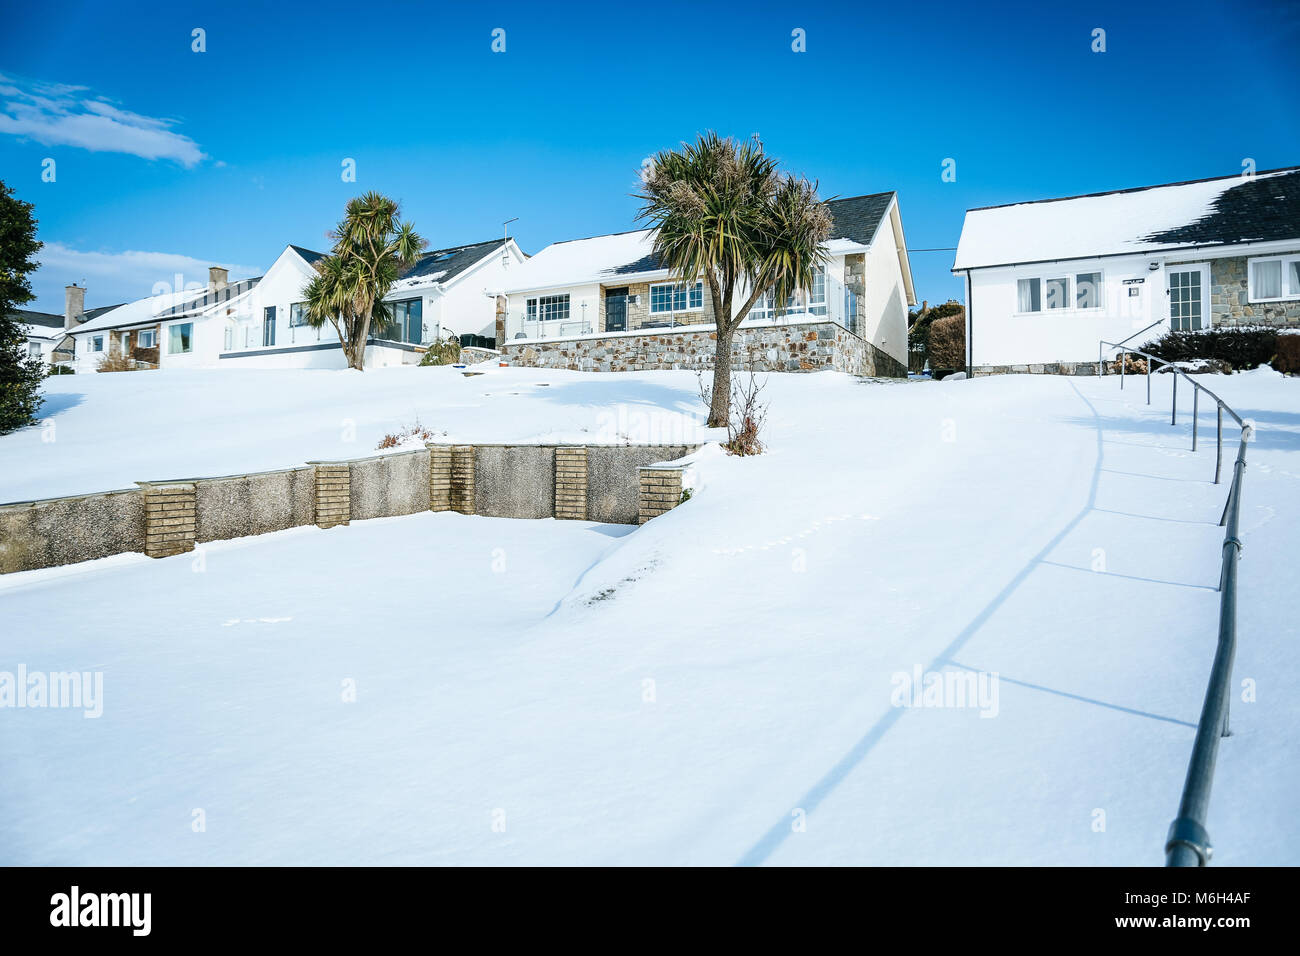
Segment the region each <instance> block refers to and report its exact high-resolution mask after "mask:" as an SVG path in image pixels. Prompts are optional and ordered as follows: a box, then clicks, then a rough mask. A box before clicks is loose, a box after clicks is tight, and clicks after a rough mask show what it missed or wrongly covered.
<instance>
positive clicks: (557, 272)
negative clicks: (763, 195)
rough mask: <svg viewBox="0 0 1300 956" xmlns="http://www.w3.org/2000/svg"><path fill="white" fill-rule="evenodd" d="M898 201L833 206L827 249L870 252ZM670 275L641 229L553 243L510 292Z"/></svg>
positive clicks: (879, 196)
mask: <svg viewBox="0 0 1300 956" xmlns="http://www.w3.org/2000/svg"><path fill="white" fill-rule="evenodd" d="M893 201H894V193H892V192H884V193H873V194H871V195H869V196H852V197H849V198H846V199H832V200H828V201H827V202H826V208H827V209H829V210H830V213H831V216H832V218H833V219H834V226H833V228H832V231H831V241H830V242H829V243H828V244H827V245H828V246H829V247H830V249H831V251H832V252H837V253H843V252H848V251H853V250H854V249H858V248H864V247H866V246H869V245H870V244H871V241H872V240H873V239H874V238H875V235H876V232H877V230H878V229H879V228H880V223H881V222H882V220H883V219H884V217H885V215H886V214H887V213H888V211H889V208H890V205H891V204H892V203H893ZM667 272H668V270H667V269H665V268H664V267H663V266H662V265H661V264H660V263H659V260H658V258H657V257H656V256H655V254H654V243H653V240H652V230H649V229H638V230H635V231H633V232H615V233H611V234H609V235H605V236H592V237H591V238H589V239H568V240H565V241H563V242H554V243H551V245H549V246H547V247H546V248H545V249H543V250H542V251H541V252H539V253H537V255H535V256H533V257H532V258H531V259H529V260H528V261H527V262H525V263H524V264H523V265H521V266H520V267H519V268H518V269H516V270H515V273H514V275H512V276H511V279H510V285H509V286H508V287H507V290H506V291H508V292H526V291H530V290H532V289H555V288H562V287H564V286H571V285H584V284H589V283H593V282H601V283H609V282H619V281H630V280H631V279H632V278H634V277H647V276H656V275H666V274H667Z"/></svg>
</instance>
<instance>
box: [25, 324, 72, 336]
mask: <svg viewBox="0 0 1300 956" xmlns="http://www.w3.org/2000/svg"><path fill="white" fill-rule="evenodd" d="M18 328H19V329H20V330H22V334H23V335H24V336H25V337H27V338H29V339H61V338H63V326H59V327H58V328H54V327H52V326H49V325H35V324H32V323H21V324H19V326H18Z"/></svg>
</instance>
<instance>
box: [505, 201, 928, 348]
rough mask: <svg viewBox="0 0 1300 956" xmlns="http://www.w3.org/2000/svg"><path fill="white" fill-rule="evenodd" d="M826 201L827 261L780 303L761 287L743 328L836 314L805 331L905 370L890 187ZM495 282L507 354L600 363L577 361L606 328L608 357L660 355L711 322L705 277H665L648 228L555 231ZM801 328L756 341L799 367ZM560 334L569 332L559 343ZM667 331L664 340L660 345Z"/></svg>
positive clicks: (907, 285)
mask: <svg viewBox="0 0 1300 956" xmlns="http://www.w3.org/2000/svg"><path fill="white" fill-rule="evenodd" d="M826 206H827V208H828V209H829V210H830V212H831V214H832V217H833V220H834V229H833V232H832V238H831V239H830V240H829V241H828V242H827V244H826V252H827V254H828V256H829V262H828V264H827V265H826V267H825V269H823V270H822V271H821V272H820V273H819V275H818V277H817V281H816V282H815V283H814V285H813V287H812V288H811V289H809V290H805V291H804V292H801V293H799V294H798V295H797V296H794V297H792V298H791V300H790V301H789V302H787V303H785V305H784V308H781V309H778V308H775V305H776V304H775V303H773V302H771V301H769V299H768V298H767V297H764V298H763V299H760V301H759V302H758V303H757V305H756V306H755V307H754V309H753V310H752V311H751V312H750V315H749V317H748V318H747V319H746V322H745V324H744V325H743V326H742V329H752V328H756V327H773V326H780V327H793V326H796V325H801V324H803V325H820V326H829V325H834V326H835V327H836V328H837V329H838V330H839V331H836V332H833V333H828V332H827V330H826V329H825V328H823V329H821V330H820V331H819V332H817V333H814V334H818V335H822V336H823V338H825V336H826V335H827V334H830V335H833V336H834V338H835V340H836V342H837V343H838V344H837V348H840V349H841V350H842V351H845V352H846V353H847V352H848V351H853V350H854V349H857V350H858V351H866V349H865V348H864V347H863V346H862V345H860V344H858V343H866V344H867V345H869V346H871V347H873V348H874V349H875V350H879V352H881V353H883V354H884V356H887V357H888V359H890V360H893V361H894V362H897V363H899V364H900V365H901V367H902V369H903V371H904V372H905V370H906V365H907V307H908V306H909V305H912V304H915V302H916V296H915V293H914V291H913V287H912V271H911V265H910V263H909V261H908V257H907V245H906V242H905V241H904V238H903V224H902V218H901V215H900V213H899V208H898V198H897V196H896V195H895V194H894V193H892V192H885V193H875V194H873V195H869V196H857V197H853V198H849V199H837V200H831V201H829V202H827V203H826ZM502 291H503V294H504V296H505V314H504V316H502V326H503V328H502V329H501V330H500V331H499V332H498V338H503V339H504V342H503V343H499V344H498V347H505V348H506V349H507V350H508V352H509V357H510V359H511V361H514V362H515V363H516V364H532V363H534V362H543V361H550V359H552V358H554V359H555V360H556V361H557V362H558V363H559V364H567V366H568V367H576V368H588V367H594V368H598V369H599V368H604V367H609V366H608V364H606V365H603V366H602V365H599V364H597V365H591V364H584V363H586V362H587V359H588V358H589V357H590V356H591V355H592V354H593V351H599V350H600V346H595V345H593V342H596V341H599V340H606V341H607V344H608V348H609V349H614V350H619V351H621V352H623V353H626V354H627V355H628V357H629V361H628V362H627V363H621V364H618V365H615V366H613V367H616V368H618V367H637V368H651V367H658V365H657V364H656V363H659V364H664V363H666V362H668V361H669V360H671V359H672V357H674V356H681V355H682V354H685V352H689V351H690V349H689V347H683V349H678V348H677V347H676V346H677V345H678V344H679V343H680V342H681V341H685V340H684V339H682V336H683V335H685V334H686V333H690V332H692V331H693V330H701V329H702V330H705V332H706V333H707V331H708V330H710V329H712V328H713V327H714V316H713V304H712V301H711V298H710V296H709V295H708V292H707V289H706V287H705V284H704V283H703V282H702V281H701V282H696V283H694V284H693V285H692V286H691V287H690V288H688V287H687V286H686V285H684V284H680V283H674V282H673V281H671V280H670V278H669V271H668V270H667V269H666V268H664V267H663V266H661V265H660V263H659V262H658V260H657V259H656V257H655V255H654V252H653V236H652V233H651V231H650V230H638V231H635V232H623V233H614V234H612V235H605V236H595V237H592V238H589V239H574V240H569V241H565V242H557V243H553V244H552V245H549V246H547V247H546V248H545V249H543V250H542V251H541V252H539V253H537V254H536V255H534V256H533V257H532V258H530V259H529V260H528V261H527V262H526V263H524V264H523V265H522V266H521V267H520V268H519V269H517V270H515V271H514V272H513V273H512V274H511V275H510V276H509V279H508V281H507V282H506V283H505V285H504V287H503V289H502ZM743 298H744V295H743V293H742V295H738V296H737V297H736V301H735V303H734V305H735V307H736V308H739V307H740V305H741V302H742V301H743ZM840 331H842V332H845V333H847V334H848V338H843V337H841V336H840V335H839V332H840ZM665 337H667V338H665ZM799 338H800V337H799V336H798V335H797V334H791V335H788V336H785V337H784V338H780V337H774V336H771V335H768V336H765V337H764V342H763V343H761V345H762V348H761V351H763V352H764V353H767V352H775V353H779V354H777V355H774V356H773V357H772V358H771V363H772V364H771V365H770V367H776V368H785V367H808V363H807V362H801V360H800V356H797V355H794V354H793V353H792V352H789V351H788V349H789V347H790V346H791V345H792V344H793V345H795V346H797V345H798V341H799ZM566 341H567V342H572V343H574V344H573V345H572V346H569V347H567V348H561V347H560V346H559V345H558V343H560V342H566ZM665 341H668V342H669V343H670V345H671V346H673V347H670V348H668V349H666V350H664V349H660V348H658V346H661V345H663V344H664V342H665ZM755 341H756V342H757V338H756V339H755ZM606 351H608V350H606ZM566 353H567V354H566ZM657 356H667V358H657ZM835 367H840V366H839V365H836V366H835ZM845 367H846V368H849V367H850V366H845Z"/></svg>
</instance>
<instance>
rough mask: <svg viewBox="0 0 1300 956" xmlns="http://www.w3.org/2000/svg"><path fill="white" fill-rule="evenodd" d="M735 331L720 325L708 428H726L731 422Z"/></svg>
mask: <svg viewBox="0 0 1300 956" xmlns="http://www.w3.org/2000/svg"><path fill="white" fill-rule="evenodd" d="M734 334H735V333H734V330H732V329H729V328H727V324H726V323H719V327H718V341H717V346H716V348H715V349H714V352H713V392H712V394H711V395H710V397H709V420H708V422H707V423H706V427H708V428H726V427H727V423H728V422H729V421H730V420H731V338H732V336H733V335H734Z"/></svg>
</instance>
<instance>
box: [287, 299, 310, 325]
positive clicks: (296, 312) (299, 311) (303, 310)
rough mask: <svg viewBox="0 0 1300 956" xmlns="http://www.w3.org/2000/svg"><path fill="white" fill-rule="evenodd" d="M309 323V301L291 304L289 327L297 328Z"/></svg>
mask: <svg viewBox="0 0 1300 956" xmlns="http://www.w3.org/2000/svg"><path fill="white" fill-rule="evenodd" d="M307 324H308V323H307V303H306V302H295V303H293V304H292V305H291V306H289V328H291V329H297V328H301V327H302V326H304V325H307Z"/></svg>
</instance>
